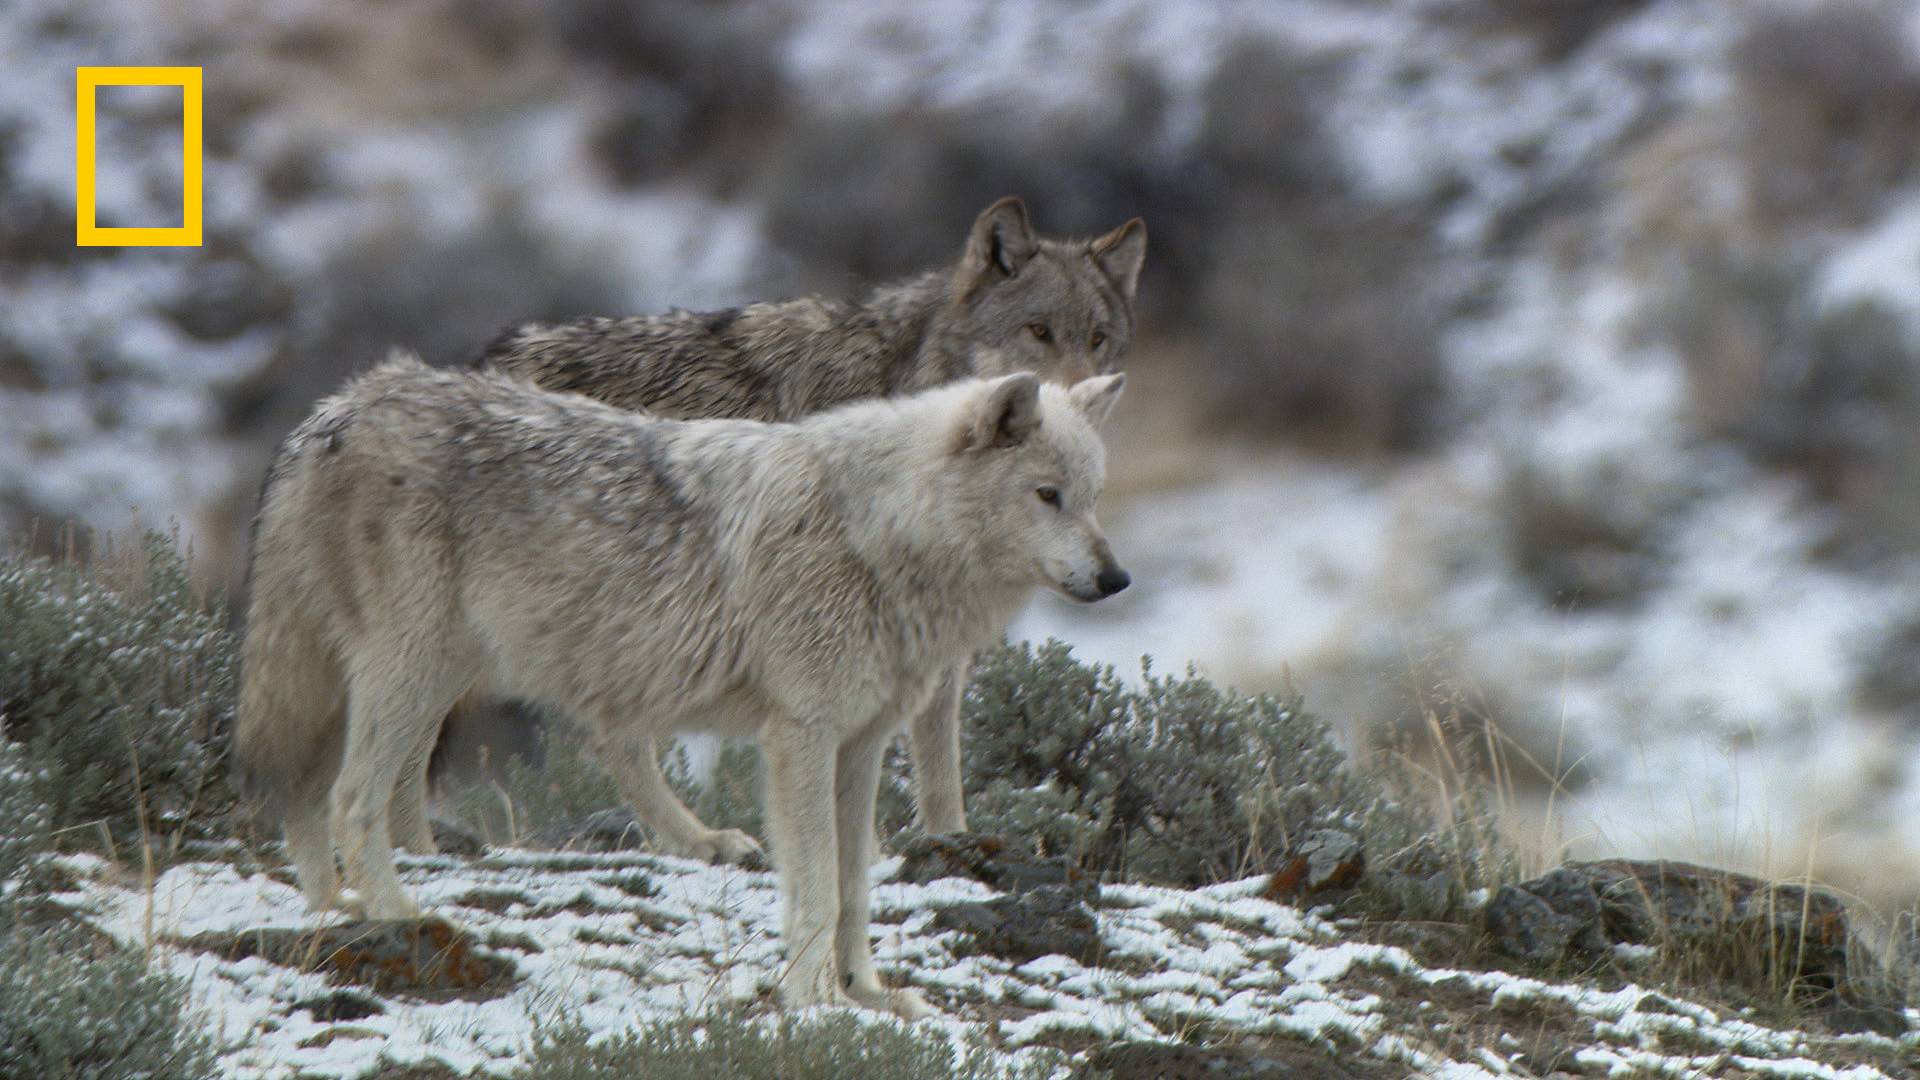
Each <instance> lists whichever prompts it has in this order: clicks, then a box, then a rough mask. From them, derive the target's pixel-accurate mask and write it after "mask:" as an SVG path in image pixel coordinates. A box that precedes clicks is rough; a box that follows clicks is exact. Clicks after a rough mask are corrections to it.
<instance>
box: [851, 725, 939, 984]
mask: <svg viewBox="0 0 1920 1080" xmlns="http://www.w3.org/2000/svg"><path fill="white" fill-rule="evenodd" d="M892 738H893V729H892V726H891V725H887V724H874V725H873V726H872V727H870V728H869V729H868V730H866V731H864V732H862V733H860V734H859V735H856V736H855V737H853V738H852V739H849V740H848V741H846V742H845V743H842V744H841V746H840V750H839V756H838V768H837V770H836V774H835V777H834V818H835V826H836V830H837V833H838V840H839V847H840V866H839V875H840V890H839V891H840V919H839V922H838V923H837V925H836V926H835V928H834V955H835V957H836V959H838V961H839V966H840V973H841V976H842V977H843V979H844V980H845V986H846V990H847V994H848V996H850V997H852V998H853V1000H855V1001H857V1002H859V1003H860V1004H862V1005H865V1006H866V1007H867V1008H869V1009H882V1010H885V1011H887V1012H891V1013H894V1014H895V1015H897V1016H899V1017H901V1018H902V1019H906V1020H918V1019H920V1018H922V1017H926V1016H933V1015H936V1013H935V1010H934V1008H933V1006H931V1005H929V1004H927V1002H926V999H924V998H922V997H921V996H920V995H919V994H917V993H915V992H914V991H912V990H907V989H900V990H888V989H887V988H886V987H885V986H883V985H881V983H880V975H879V973H878V972H876V971H875V970H874V969H873V943H872V941H871V940H870V939H869V937H868V934H867V929H868V927H867V924H868V911H869V903H868V901H869V900H870V898H871V892H872V885H870V884H869V883H868V880H867V873H868V870H869V868H870V867H871V866H872V865H873V814H874V802H875V799H876V796H877V795H878V793H879V790H880V770H881V765H882V763H883V762H884V761H885V759H886V751H887V743H889V742H890V741H892Z"/></svg>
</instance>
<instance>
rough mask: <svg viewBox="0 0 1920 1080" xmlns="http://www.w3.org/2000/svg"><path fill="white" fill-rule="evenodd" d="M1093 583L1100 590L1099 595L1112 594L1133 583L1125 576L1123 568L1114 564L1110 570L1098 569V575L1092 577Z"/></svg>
mask: <svg viewBox="0 0 1920 1080" xmlns="http://www.w3.org/2000/svg"><path fill="white" fill-rule="evenodd" d="M1093 584H1094V586H1095V587H1096V588H1098V589H1099V590H1100V595H1101V596H1112V595H1113V594H1114V593H1117V592H1119V591H1120V590H1121V589H1124V588H1126V587H1127V586H1129V585H1131V584H1133V579H1132V578H1131V577H1128V576H1127V572H1126V571H1125V570H1122V569H1120V568H1119V567H1117V566H1116V567H1113V568H1112V569H1110V570H1102V571H1100V576H1099V577H1096V578H1094V579H1093Z"/></svg>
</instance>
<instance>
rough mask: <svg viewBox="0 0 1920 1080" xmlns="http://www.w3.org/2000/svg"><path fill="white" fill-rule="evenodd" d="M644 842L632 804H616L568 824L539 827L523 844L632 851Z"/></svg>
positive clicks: (583, 849)
mask: <svg viewBox="0 0 1920 1080" xmlns="http://www.w3.org/2000/svg"><path fill="white" fill-rule="evenodd" d="M646 843H647V834H646V830H645V829H643V828H642V827H641V825H640V822H639V821H638V820H636V819H635V818H634V816H633V810H632V808H630V807H625V806H615V807H610V808H608V809H606V810H596V811H594V812H593V813H591V814H588V815H587V816H586V817H583V818H581V819H580V820H579V821H575V822H572V823H570V824H566V825H553V826H549V827H547V828H545V829H541V830H540V831H539V832H536V833H534V834H533V835H532V836H529V837H528V838H527V841H526V846H527V847H530V848H544V849H547V850H551V851H633V850H636V849H638V848H642V847H645V846H646Z"/></svg>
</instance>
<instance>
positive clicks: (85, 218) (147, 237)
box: [73, 67, 201, 247]
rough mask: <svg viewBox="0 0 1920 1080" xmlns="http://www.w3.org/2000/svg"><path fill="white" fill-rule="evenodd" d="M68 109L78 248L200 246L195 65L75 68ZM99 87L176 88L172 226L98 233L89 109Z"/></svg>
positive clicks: (197, 80)
mask: <svg viewBox="0 0 1920 1080" xmlns="http://www.w3.org/2000/svg"><path fill="white" fill-rule="evenodd" d="M75 74H76V75H77V80H76V82H77V87H78V97H77V98H76V101H75V107H74V144H75V150H74V153H75V159H74V177H75V181H74V197H73V206H74V226H75V242H76V243H77V244H79V246H81V247H199V246H200V203H201V198H200V194H201V192H200V159H201V137H200V113H201V110H200V69H199V68H197V67H83V68H76V69H75ZM102 86H177V87H179V88H180V97H181V98H182V108H181V118H180V128H181V133H180V134H181V138H180V153H181V155H182V157H183V159H184V161H183V165H182V168H181V183H180V187H181V200H182V202H183V203H184V204H185V205H184V207H183V208H182V213H181V217H180V222H181V224H180V225H179V227H178V228H124V229H104V228H101V227H100V226H99V225H97V224H95V216H96V211H95V206H94V176H95V172H94V167H95V161H94V156H95V151H96V150H97V147H96V146H95V145H94V144H95V134H94V105H95V98H96V97H98V94H97V91H98V90H99V89H100V87H102Z"/></svg>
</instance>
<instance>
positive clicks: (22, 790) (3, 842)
mask: <svg viewBox="0 0 1920 1080" xmlns="http://www.w3.org/2000/svg"><path fill="white" fill-rule="evenodd" d="M0 822H4V823H5V824H4V825H0V908H3V907H4V905H5V903H6V901H5V899H4V893H5V889H6V886H7V883H8V882H11V881H13V880H14V878H15V877H17V876H19V874H20V871H22V870H24V869H25V868H26V866H27V864H28V863H29V862H31V861H32V860H33V858H34V857H35V856H36V855H38V854H40V853H41V852H43V851H45V850H46V848H47V843H48V836H47V804H46V803H45V802H43V801H41V798H40V784H39V782H38V778H37V777H35V776H34V774H33V771H32V768H31V766H29V765H28V764H27V762H26V760H25V755H23V754H21V753H20V751H19V750H18V749H16V748H14V747H12V746H10V745H8V744H7V743H6V742H4V741H0ZM4 919H5V912H4V911H3V910H0V921H4Z"/></svg>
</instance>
